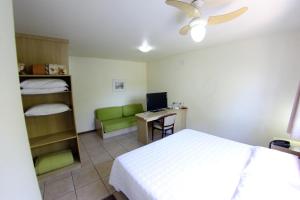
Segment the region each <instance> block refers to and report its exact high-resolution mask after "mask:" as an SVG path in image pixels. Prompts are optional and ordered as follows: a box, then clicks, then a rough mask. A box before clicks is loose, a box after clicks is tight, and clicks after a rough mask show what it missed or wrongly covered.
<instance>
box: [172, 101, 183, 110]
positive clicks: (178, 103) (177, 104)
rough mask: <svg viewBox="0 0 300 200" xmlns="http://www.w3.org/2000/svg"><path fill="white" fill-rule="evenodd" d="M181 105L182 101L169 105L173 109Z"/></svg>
mask: <svg viewBox="0 0 300 200" xmlns="http://www.w3.org/2000/svg"><path fill="white" fill-rule="evenodd" d="M182 106H183V103H182V102H173V103H172V106H171V107H172V108H173V109H180V108H181V107H182Z"/></svg>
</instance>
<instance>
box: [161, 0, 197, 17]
mask: <svg viewBox="0 0 300 200" xmlns="http://www.w3.org/2000/svg"><path fill="white" fill-rule="evenodd" d="M166 4H167V5H170V6H173V7H176V8H178V9H179V10H181V11H183V12H184V13H185V14H186V15H187V16H188V17H199V16H200V11H199V10H198V9H197V8H196V7H195V6H193V5H191V4H189V3H186V2H182V1H178V0H166Z"/></svg>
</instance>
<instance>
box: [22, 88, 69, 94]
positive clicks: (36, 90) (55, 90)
mask: <svg viewBox="0 0 300 200" xmlns="http://www.w3.org/2000/svg"><path fill="white" fill-rule="evenodd" d="M68 90H69V89H68V88H67V87H60V88H44V89H40V88H23V89H21V93H22V94H26V95H33V94H50V93H58V92H64V91H68Z"/></svg>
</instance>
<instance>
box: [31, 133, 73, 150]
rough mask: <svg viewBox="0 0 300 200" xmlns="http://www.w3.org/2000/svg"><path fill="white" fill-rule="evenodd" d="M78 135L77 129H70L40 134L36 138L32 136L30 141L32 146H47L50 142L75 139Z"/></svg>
mask: <svg viewBox="0 0 300 200" xmlns="http://www.w3.org/2000/svg"><path fill="white" fill-rule="evenodd" d="M76 137H77V135H76V132H75V130H70V131H65V132H59V133H55V134H50V135H45V136H40V137H36V138H30V139H29V142H30V147H31V148H37V147H42V146H45V145H48V144H53V143H56V142H61V141H65V140H70V139H74V138H76Z"/></svg>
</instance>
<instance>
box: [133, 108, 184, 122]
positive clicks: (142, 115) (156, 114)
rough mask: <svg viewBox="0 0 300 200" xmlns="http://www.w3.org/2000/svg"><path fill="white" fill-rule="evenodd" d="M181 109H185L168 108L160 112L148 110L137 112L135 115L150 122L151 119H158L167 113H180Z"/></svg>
mask: <svg viewBox="0 0 300 200" xmlns="http://www.w3.org/2000/svg"><path fill="white" fill-rule="evenodd" d="M181 110H183V109H166V110H163V111H159V112H149V111H148V112H144V113H139V114H136V115H135V116H136V117H137V118H139V119H142V120H145V121H148V122H149V121H154V120H157V119H159V118H161V117H163V116H165V115H169V114H173V113H178V112H179V111H181Z"/></svg>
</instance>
